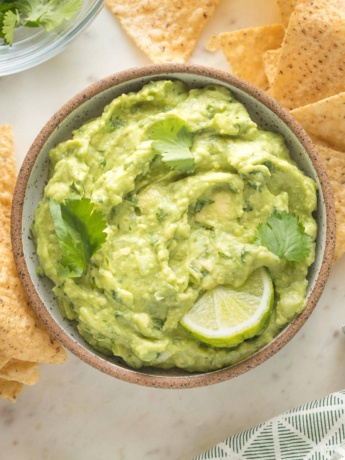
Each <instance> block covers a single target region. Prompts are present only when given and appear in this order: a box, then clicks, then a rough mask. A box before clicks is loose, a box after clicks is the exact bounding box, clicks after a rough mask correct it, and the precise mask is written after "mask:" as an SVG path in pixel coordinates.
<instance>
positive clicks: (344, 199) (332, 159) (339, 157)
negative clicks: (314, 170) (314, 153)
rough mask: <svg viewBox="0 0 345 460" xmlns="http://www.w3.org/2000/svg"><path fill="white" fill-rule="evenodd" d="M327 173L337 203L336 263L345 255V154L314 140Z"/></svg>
mask: <svg viewBox="0 0 345 460" xmlns="http://www.w3.org/2000/svg"><path fill="white" fill-rule="evenodd" d="M313 140H314V142H315V145H316V148H317V149H318V151H319V154H320V157H321V160H322V162H323V164H324V166H325V169H326V171H327V174H328V177H329V180H330V183H331V187H332V192H333V196H334V202H335V212H336V224H337V226H336V240H335V252H334V262H336V261H337V260H338V259H340V257H341V256H342V255H343V254H344V253H345V152H340V151H339V150H335V149H333V148H331V147H330V146H328V145H327V144H326V143H322V142H321V141H319V140H318V139H315V138H313Z"/></svg>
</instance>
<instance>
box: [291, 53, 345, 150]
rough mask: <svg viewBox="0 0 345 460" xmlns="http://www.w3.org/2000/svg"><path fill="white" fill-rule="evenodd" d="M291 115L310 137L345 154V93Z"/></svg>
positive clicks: (300, 109)
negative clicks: (314, 137) (316, 138)
mask: <svg viewBox="0 0 345 460" xmlns="http://www.w3.org/2000/svg"><path fill="white" fill-rule="evenodd" d="M344 52H345V51H344ZM344 71H345V69H344ZM344 89H345V88H344ZM291 113H292V115H293V116H294V117H295V118H296V119H297V121H298V122H299V123H300V124H301V125H302V126H303V128H304V129H305V130H306V131H307V132H308V133H309V134H310V135H312V136H317V137H318V138H319V139H321V140H323V141H325V142H327V143H328V144H329V145H330V146H331V147H333V148H335V149H339V150H341V151H344V152H345V92H343V93H339V94H337V95H335V96H331V97H328V98H326V99H322V100H321V101H318V102H314V103H313V104H309V105H305V106H303V107H300V108H298V109H295V110H292V111H291Z"/></svg>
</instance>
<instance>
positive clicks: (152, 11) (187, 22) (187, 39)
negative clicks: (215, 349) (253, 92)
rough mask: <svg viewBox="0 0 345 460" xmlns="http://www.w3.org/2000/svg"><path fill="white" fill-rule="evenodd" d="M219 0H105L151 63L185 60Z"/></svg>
mask: <svg viewBox="0 0 345 460" xmlns="http://www.w3.org/2000/svg"><path fill="white" fill-rule="evenodd" d="M219 1H220V0H188V1H186V2H181V0H107V1H106V5H107V7H108V8H109V9H110V11H111V12H112V13H113V14H114V16H115V17H116V18H117V20H118V21H119V23H120V24H121V26H122V27H123V29H124V30H125V31H126V33H127V34H128V35H129V36H130V37H131V38H132V40H133V41H134V42H135V43H136V45H137V46H138V47H139V48H140V49H141V50H142V51H144V53H146V54H147V56H148V57H149V58H150V59H151V61H152V62H154V63H163V62H185V61H186V60H187V59H188V58H189V56H190V55H191V53H192V51H193V50H194V48H195V46H196V44H197V41H198V39H199V37H200V35H201V33H202V31H203V29H204V27H205V25H206V23H207V22H208V20H209V19H210V17H211V16H212V15H213V12H214V10H215V8H216V6H217V5H218V3H219Z"/></svg>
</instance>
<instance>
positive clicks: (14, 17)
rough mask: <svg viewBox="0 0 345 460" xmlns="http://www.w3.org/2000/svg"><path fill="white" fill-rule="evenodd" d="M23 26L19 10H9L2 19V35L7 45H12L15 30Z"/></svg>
mask: <svg viewBox="0 0 345 460" xmlns="http://www.w3.org/2000/svg"><path fill="white" fill-rule="evenodd" d="M20 24H21V21H20V16H19V13H18V11H17V10H14V11H12V10H8V11H6V13H5V14H4V15H3V17H2V34H1V35H3V37H4V39H5V43H7V44H8V45H12V43H13V37H14V30H15V28H16V27H18V26H19V25H20Z"/></svg>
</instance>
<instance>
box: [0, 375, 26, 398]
mask: <svg viewBox="0 0 345 460" xmlns="http://www.w3.org/2000/svg"><path fill="white" fill-rule="evenodd" d="M22 389H23V384H22V383H19V382H14V381H9V380H4V379H0V398H5V399H8V400H9V401H11V402H16V400H17V398H18V396H19V394H20V392H21V391H22Z"/></svg>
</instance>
